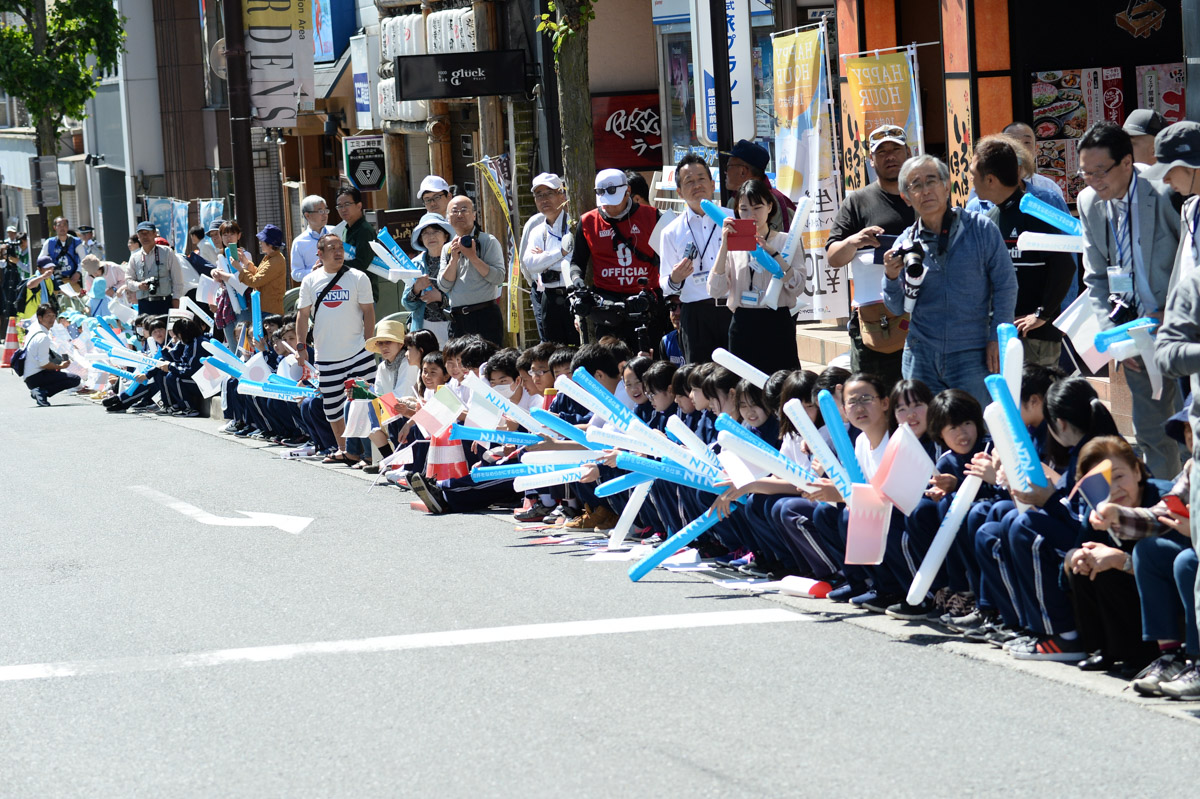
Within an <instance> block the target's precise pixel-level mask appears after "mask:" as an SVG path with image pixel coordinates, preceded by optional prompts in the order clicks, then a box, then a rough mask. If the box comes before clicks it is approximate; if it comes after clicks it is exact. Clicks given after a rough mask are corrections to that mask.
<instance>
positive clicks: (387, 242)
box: [372, 228, 425, 277]
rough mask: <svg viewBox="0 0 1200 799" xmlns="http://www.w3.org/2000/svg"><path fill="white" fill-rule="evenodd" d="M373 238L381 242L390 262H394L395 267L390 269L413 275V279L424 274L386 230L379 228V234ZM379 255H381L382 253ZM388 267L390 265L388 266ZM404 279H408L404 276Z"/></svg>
mask: <svg viewBox="0 0 1200 799" xmlns="http://www.w3.org/2000/svg"><path fill="white" fill-rule="evenodd" d="M375 238H376V239H377V240H378V241H380V242H382V244H383V246H384V247H387V252H388V255H390V256H391V257H392V260H394V261H395V262H396V264H395V266H392V267H391V268H393V269H399V270H401V271H403V272H412V273H415V274H413V275H412V276H413V277H420V276H421V275H423V274H425V273H424V272H422V271H421V269H420V267H418V266H417V265H416V264H415V263H413V261H412V259H411V258H409V257H408V253H406V252H405V251H404V248H403V247H401V246H400V245H399V244H397V243H396V240H395V239H394V238H392V234H391V233H389V232H388V229H387V228H380V229H379V232H378V233H377V234H375ZM372 243H374V242H372ZM372 249H374V248H372ZM380 254H381V255H382V253H380ZM389 266H391V265H390V264H389ZM405 277H408V275H405Z"/></svg>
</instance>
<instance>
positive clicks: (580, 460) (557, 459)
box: [521, 449, 604, 466]
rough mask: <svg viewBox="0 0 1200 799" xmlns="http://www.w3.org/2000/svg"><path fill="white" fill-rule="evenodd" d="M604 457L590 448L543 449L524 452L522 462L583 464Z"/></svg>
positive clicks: (557, 464) (554, 464)
mask: <svg viewBox="0 0 1200 799" xmlns="http://www.w3.org/2000/svg"><path fill="white" fill-rule="evenodd" d="M603 458H604V455H603V454H599V455H598V454H596V452H595V451H594V450H590V449H543V450H535V451H533V452H526V453H524V454H523V455H521V463H532V464H534V465H535V466H541V465H549V466H582V465H583V464H585V463H595V462H596V461H598V460H601V459H603Z"/></svg>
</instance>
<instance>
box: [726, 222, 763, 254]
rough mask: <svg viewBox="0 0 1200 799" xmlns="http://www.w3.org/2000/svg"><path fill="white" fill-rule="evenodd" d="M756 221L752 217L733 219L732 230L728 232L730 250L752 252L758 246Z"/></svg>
mask: <svg viewBox="0 0 1200 799" xmlns="http://www.w3.org/2000/svg"><path fill="white" fill-rule="evenodd" d="M757 236H758V223H757V222H755V221H754V220H753V219H735V220H733V230H732V231H730V233H729V240H728V242H729V245H728V246H729V250H730V252H735V251H742V252H752V251H754V250H755V249H757V248H758V239H757Z"/></svg>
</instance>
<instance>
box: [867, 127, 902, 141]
mask: <svg viewBox="0 0 1200 799" xmlns="http://www.w3.org/2000/svg"><path fill="white" fill-rule="evenodd" d="M906 138H907V134H906V133H905V132H904V128H901V127H897V126H896V125H889V126H887V127H885V128H876V129H875V130H873V131H871V135H870V136H869V137H868V139H867V141H868V142H869V143H871V144H875V143H876V142H879V141H882V140H883V139H906Z"/></svg>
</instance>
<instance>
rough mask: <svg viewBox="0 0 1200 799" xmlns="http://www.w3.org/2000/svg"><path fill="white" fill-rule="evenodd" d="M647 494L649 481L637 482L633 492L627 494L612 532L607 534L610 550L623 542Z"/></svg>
mask: <svg viewBox="0 0 1200 799" xmlns="http://www.w3.org/2000/svg"><path fill="white" fill-rule="evenodd" d="M649 495H650V483H649V482H646V483H639V484H638V485H637V487H636V488H634V489H633V493H632V494H630V495H629V499H628V500H626V502H625V507H624V508H623V509H622V510H621V516H620V518H618V519H617V524H616V526H615V527H613V531H612V533H611V534H610V535H609V536H608V548H609V549H610V550H612V549H617V548H618V547H620V546H621V544H623V543H625V536H627V535H629V530H630V528H632V527H633V520H634V519H635V518H636V517H637V515H638V513H639V512H640V511H641V509H642V505H643V504H644V503H645V502H646V497H648V496H649Z"/></svg>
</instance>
